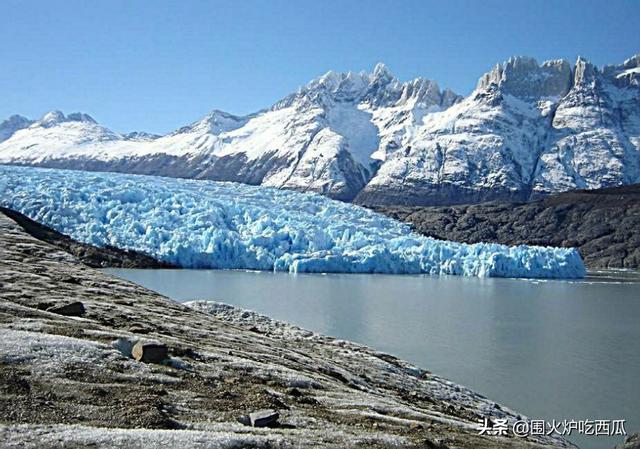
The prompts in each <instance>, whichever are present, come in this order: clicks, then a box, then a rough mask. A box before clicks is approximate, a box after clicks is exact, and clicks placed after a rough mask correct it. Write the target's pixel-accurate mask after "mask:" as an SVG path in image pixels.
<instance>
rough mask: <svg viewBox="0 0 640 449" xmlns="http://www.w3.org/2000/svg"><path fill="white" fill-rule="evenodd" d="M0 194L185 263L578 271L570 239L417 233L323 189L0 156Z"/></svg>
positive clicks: (51, 220)
mask: <svg viewBox="0 0 640 449" xmlns="http://www.w3.org/2000/svg"><path fill="white" fill-rule="evenodd" d="M0 194H1V197H0V203H1V204H2V205H3V206H5V207H9V208H11V209H14V210H17V211H19V212H21V213H23V214H25V215H27V216H28V217H30V218H32V219H34V220H36V221H38V222H40V223H43V224H45V225H47V226H50V227H52V228H54V229H56V230H57V231H59V232H61V233H64V234H66V235H69V236H71V237H72V238H74V239H76V240H79V241H81V242H84V243H90V244H93V245H97V246H105V245H112V246H115V247H118V248H123V249H130V250H136V251H141V252H144V253H147V254H149V255H151V256H154V257H156V258H157V259H160V260H163V261H166V262H169V263H172V264H175V265H178V266H181V267H185V268H186V267H189V268H239V269H257V270H277V271H289V272H294V273H295V272H345V273H429V274H456V275H467V276H481V277H485V276H501V277H537V278H576V277H582V276H584V274H585V269H584V264H583V262H582V259H581V258H580V255H579V254H578V252H577V251H576V250H574V249H562V248H544V247H534V246H518V247H507V246H504V245H497V244H485V243H479V244H474V245H468V244H462V243H454V242H447V241H440V240H435V239H432V238H428V237H423V236H420V235H416V234H415V233H413V232H412V231H411V229H410V228H409V227H408V226H407V225H405V224H402V223H400V222H398V221H396V220H393V219H390V218H387V217H385V216H383V215H380V214H377V213H375V212H372V211H370V210H367V209H364V208H361V207H358V206H354V205H352V204H347V203H341V202H338V201H333V200H330V199H328V198H326V197H323V196H320V195H316V194H307V193H298V192H292V191H284V190H276V189H270V188H264V187H254V186H247V185H243V184H235V183H226V182H212V181H194V180H185V179H171V178H160V177H153V176H139V175H123V174H115V173H95V172H81V171H67V170H49V169H36V168H27V167H10V166H0Z"/></svg>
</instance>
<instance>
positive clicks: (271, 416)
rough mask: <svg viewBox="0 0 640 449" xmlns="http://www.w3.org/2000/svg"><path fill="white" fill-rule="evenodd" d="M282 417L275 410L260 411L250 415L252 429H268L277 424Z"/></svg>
mask: <svg viewBox="0 0 640 449" xmlns="http://www.w3.org/2000/svg"><path fill="white" fill-rule="evenodd" d="M279 417H280V415H279V414H278V412H276V411H275V410H258V411H257V412H252V413H249V420H250V422H251V426H252V427H267V426H270V425H272V424H275V423H276V422H277V421H278V418H279Z"/></svg>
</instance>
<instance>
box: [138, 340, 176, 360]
mask: <svg viewBox="0 0 640 449" xmlns="http://www.w3.org/2000/svg"><path fill="white" fill-rule="evenodd" d="M131 356H132V357H133V358H134V359H136V360H137V361H139V362H144V363H161V362H162V361H163V360H166V359H167V358H168V356H169V353H168V350H167V345H165V344H163V343H159V342H157V341H139V342H137V343H136V344H135V345H133V349H131Z"/></svg>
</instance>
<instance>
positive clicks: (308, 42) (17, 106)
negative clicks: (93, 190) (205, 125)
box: [0, 0, 640, 133]
mask: <svg viewBox="0 0 640 449" xmlns="http://www.w3.org/2000/svg"><path fill="white" fill-rule="evenodd" d="M635 53H640V1H638V0H628V1H620V0H606V1H593V0H591V1H590V0H583V1H577V0H576V1H565V0H553V1H552V0H547V1H534V0H531V1H514V0H499V1H496V0H477V1H474V0H469V1H459V0H454V1H438V2H435V1H427V0H424V1H402V0H394V1H387V0H369V1H364V0H363V1H347V0H324V1H301V0H297V1H294V0H291V1H286V2H285V1H278V0H263V1H250V0H247V1H238V0H236V1H218V2H216V1H189V0H185V1H171V2H169V1H158V0H155V1H131V0H127V1H100V2H94V1H84V0H82V1H74V0H65V1H63V0H60V1H55V0H47V1H27V0H4V1H3V2H2V3H0V117H2V118H4V117H6V116H8V115H10V114H13V113H19V114H23V115H26V116H29V117H39V116H40V115H42V114H43V113H44V112H46V111H48V110H51V109H61V110H63V111H64V112H67V113H68V112H73V111H83V112H88V113H89V114H91V115H93V116H94V117H95V118H96V119H97V120H98V121H100V122H101V123H103V124H105V125H106V126H108V127H110V128H112V129H114V130H116V131H132V130H144V131H150V132H158V133H165V132H168V131H170V130H173V129H175V128H178V127H180V126H183V125H185V124H187V123H189V122H191V121H193V120H196V119H198V118H200V117H201V116H203V115H204V114H206V113H207V112H208V111H210V110H211V109H214V108H215V109H222V110H225V111H229V112H232V113H236V114H244V113H248V112H253V111H255V110H258V109H262V108H264V107H268V106H270V105H271V104H272V103H274V102H275V101H276V100H278V99H279V98H281V97H283V96H285V95H286V94H288V93H290V92H292V91H294V90H295V89H296V88H297V87H298V86H300V85H302V84H305V83H306V82H308V81H309V80H310V79H312V78H315V77H316V76H318V75H321V74H322V73H324V72H326V71H327V70H330V69H333V70H338V71H346V70H355V71H359V70H362V69H366V70H371V69H372V68H373V66H374V65H375V63H376V62H378V61H383V62H385V63H386V64H387V65H388V66H389V68H390V69H391V71H392V72H393V73H394V74H395V75H396V76H398V77H399V78H400V79H401V80H406V79H410V78H414V77H416V76H424V77H427V78H430V79H434V80H436V81H438V83H439V84H440V86H441V87H450V88H452V89H454V90H455V91H457V92H459V93H462V94H467V93H469V92H470V91H471V90H472V89H473V87H474V86H475V83H476V80H477V79H478V77H479V76H480V75H481V74H482V73H484V72H485V71H487V70H488V69H490V68H491V67H492V66H493V65H494V64H495V63H496V62H499V61H503V60H505V59H507V58H508V57H509V56H511V55H529V56H534V57H536V58H538V60H540V61H542V60H544V59H551V58H553V59H555V58H567V59H569V60H571V61H574V60H575V58H576V56H578V55H582V56H585V57H587V58H589V59H590V60H591V61H592V62H594V63H596V64H598V65H602V64H607V63H618V62H622V61H623V60H624V59H626V58H627V57H630V56H632V55H633V54H635Z"/></svg>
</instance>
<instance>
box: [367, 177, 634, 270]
mask: <svg viewBox="0 0 640 449" xmlns="http://www.w3.org/2000/svg"><path fill="white" fill-rule="evenodd" d="M373 209H374V210H376V211H378V212H381V213H383V214H385V215H388V216H390V217H392V218H395V219H397V220H400V221H404V222H406V223H409V224H410V225H411V226H412V227H413V228H414V229H415V231H416V232H419V233H421V234H423V235H427V236H430V237H434V238H437V239H442V240H453V241H456V242H464V243H478V242H495V243H501V244H504V245H523V244H524V245H541V246H556V247H565V248H572V247H573V248H577V249H578V251H580V254H581V255H582V258H583V259H584V262H585V265H586V266H587V267H588V268H630V269H639V268H640V184H634V185H630V186H625V187H614V188H609V189H599V190H577V191H572V192H566V193H561V194H556V195H551V196H548V197H546V198H543V199H539V200H537V201H532V202H528V203H514V202H491V203H484V204H469V205H460V206H437V207H435V206H434V207H409V206H381V207H374V208H373Z"/></svg>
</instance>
